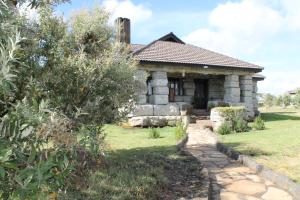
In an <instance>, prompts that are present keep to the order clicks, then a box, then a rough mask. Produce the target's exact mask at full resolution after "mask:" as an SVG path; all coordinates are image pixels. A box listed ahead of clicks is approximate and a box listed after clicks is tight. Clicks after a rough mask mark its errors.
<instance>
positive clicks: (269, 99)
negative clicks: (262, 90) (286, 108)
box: [263, 94, 275, 107]
mask: <svg viewBox="0 0 300 200" xmlns="http://www.w3.org/2000/svg"><path fill="white" fill-rule="evenodd" d="M274 99H275V97H274V96H273V95H271V94H265V95H264V96H263V104H264V106H266V107H272V106H273V105H274Z"/></svg>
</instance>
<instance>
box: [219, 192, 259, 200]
mask: <svg viewBox="0 0 300 200" xmlns="http://www.w3.org/2000/svg"><path fill="white" fill-rule="evenodd" d="M220 196H221V199H222V200H259V199H258V198H255V197H252V196H248V195H243V194H238V193H234V192H222V193H221V195H220Z"/></svg>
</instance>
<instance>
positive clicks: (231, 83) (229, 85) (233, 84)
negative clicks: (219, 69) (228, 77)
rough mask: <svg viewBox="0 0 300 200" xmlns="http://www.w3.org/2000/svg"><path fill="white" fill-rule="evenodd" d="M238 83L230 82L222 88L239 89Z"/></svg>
mask: <svg viewBox="0 0 300 200" xmlns="http://www.w3.org/2000/svg"><path fill="white" fill-rule="evenodd" d="M239 87H240V83H239V82H236V81H230V82H225V83H224V88H239Z"/></svg>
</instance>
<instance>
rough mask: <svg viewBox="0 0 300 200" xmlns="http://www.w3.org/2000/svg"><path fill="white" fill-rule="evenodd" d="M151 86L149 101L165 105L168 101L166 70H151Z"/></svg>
mask: <svg viewBox="0 0 300 200" xmlns="http://www.w3.org/2000/svg"><path fill="white" fill-rule="evenodd" d="M151 86H152V88H153V94H152V95H151V97H150V103H152V104H155V105H166V104H168V103H169V87H168V77H167V72H158V71H156V72H152V80H151Z"/></svg>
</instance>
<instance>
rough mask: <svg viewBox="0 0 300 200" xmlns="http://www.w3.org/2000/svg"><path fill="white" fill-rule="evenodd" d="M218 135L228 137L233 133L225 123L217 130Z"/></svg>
mask: <svg viewBox="0 0 300 200" xmlns="http://www.w3.org/2000/svg"><path fill="white" fill-rule="evenodd" d="M217 133H218V134H220V135H228V134H231V133H232V131H231V128H230V125H229V124H228V123H227V122H225V123H223V124H222V125H221V126H220V127H219V128H218V130H217Z"/></svg>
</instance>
